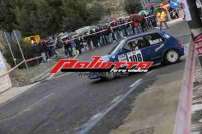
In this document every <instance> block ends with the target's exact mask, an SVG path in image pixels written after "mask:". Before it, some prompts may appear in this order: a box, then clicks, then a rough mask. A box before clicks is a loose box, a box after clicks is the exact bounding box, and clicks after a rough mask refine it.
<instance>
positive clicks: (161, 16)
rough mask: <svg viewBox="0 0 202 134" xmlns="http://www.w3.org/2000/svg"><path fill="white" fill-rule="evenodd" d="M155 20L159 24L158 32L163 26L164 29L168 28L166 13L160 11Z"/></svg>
mask: <svg viewBox="0 0 202 134" xmlns="http://www.w3.org/2000/svg"><path fill="white" fill-rule="evenodd" d="M156 18H157V20H158V22H159V23H160V30H162V27H163V24H164V25H165V27H166V28H169V27H168V24H167V22H166V19H167V14H166V11H164V10H163V9H161V11H160V12H158V13H157V15H156Z"/></svg>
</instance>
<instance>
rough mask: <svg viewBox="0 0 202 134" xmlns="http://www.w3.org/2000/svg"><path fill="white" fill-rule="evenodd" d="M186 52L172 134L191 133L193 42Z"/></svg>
mask: <svg viewBox="0 0 202 134" xmlns="http://www.w3.org/2000/svg"><path fill="white" fill-rule="evenodd" d="M188 50H189V51H188V55H187V60H186V64H185V69H184V76H183V82H182V87H181V91H180V96H179V104H178V107H177V113H176V119H175V128H174V131H173V134H190V133H191V107H192V90H193V77H194V76H193V75H194V67H195V59H196V50H195V45H194V43H193V42H192V43H191V44H190V45H189V49H188Z"/></svg>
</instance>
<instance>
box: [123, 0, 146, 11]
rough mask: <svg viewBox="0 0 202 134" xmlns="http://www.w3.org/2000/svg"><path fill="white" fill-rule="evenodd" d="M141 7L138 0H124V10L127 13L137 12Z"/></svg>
mask: <svg viewBox="0 0 202 134" xmlns="http://www.w3.org/2000/svg"><path fill="white" fill-rule="evenodd" d="M142 9H143V7H142V5H141V3H140V1H138V0H125V10H126V12H127V13H128V14H132V13H138V12H139V11H140V10H142Z"/></svg>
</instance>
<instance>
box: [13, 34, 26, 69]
mask: <svg viewBox="0 0 202 134" xmlns="http://www.w3.org/2000/svg"><path fill="white" fill-rule="evenodd" d="M13 33H14V36H15V39H16V41H17V44H18V47H19V49H20V53H21V55H22V59H23V61H24V62H25V67H26V69H27V71H28V70H29V68H28V65H27V62H26V59H25V56H24V53H23V51H22V48H21V46H20V42H19V40H18V37H17V35H16V32H15V31H13Z"/></svg>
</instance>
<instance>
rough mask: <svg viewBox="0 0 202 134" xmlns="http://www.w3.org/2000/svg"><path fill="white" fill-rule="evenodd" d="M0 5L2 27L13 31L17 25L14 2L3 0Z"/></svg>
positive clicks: (0, 27)
mask: <svg viewBox="0 0 202 134" xmlns="http://www.w3.org/2000/svg"><path fill="white" fill-rule="evenodd" d="M0 7H1V8H0V29H1V30H3V31H7V32H12V30H13V29H14V28H15V25H16V18H15V14H13V8H14V3H13V1H12V0H1V1H0Z"/></svg>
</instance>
